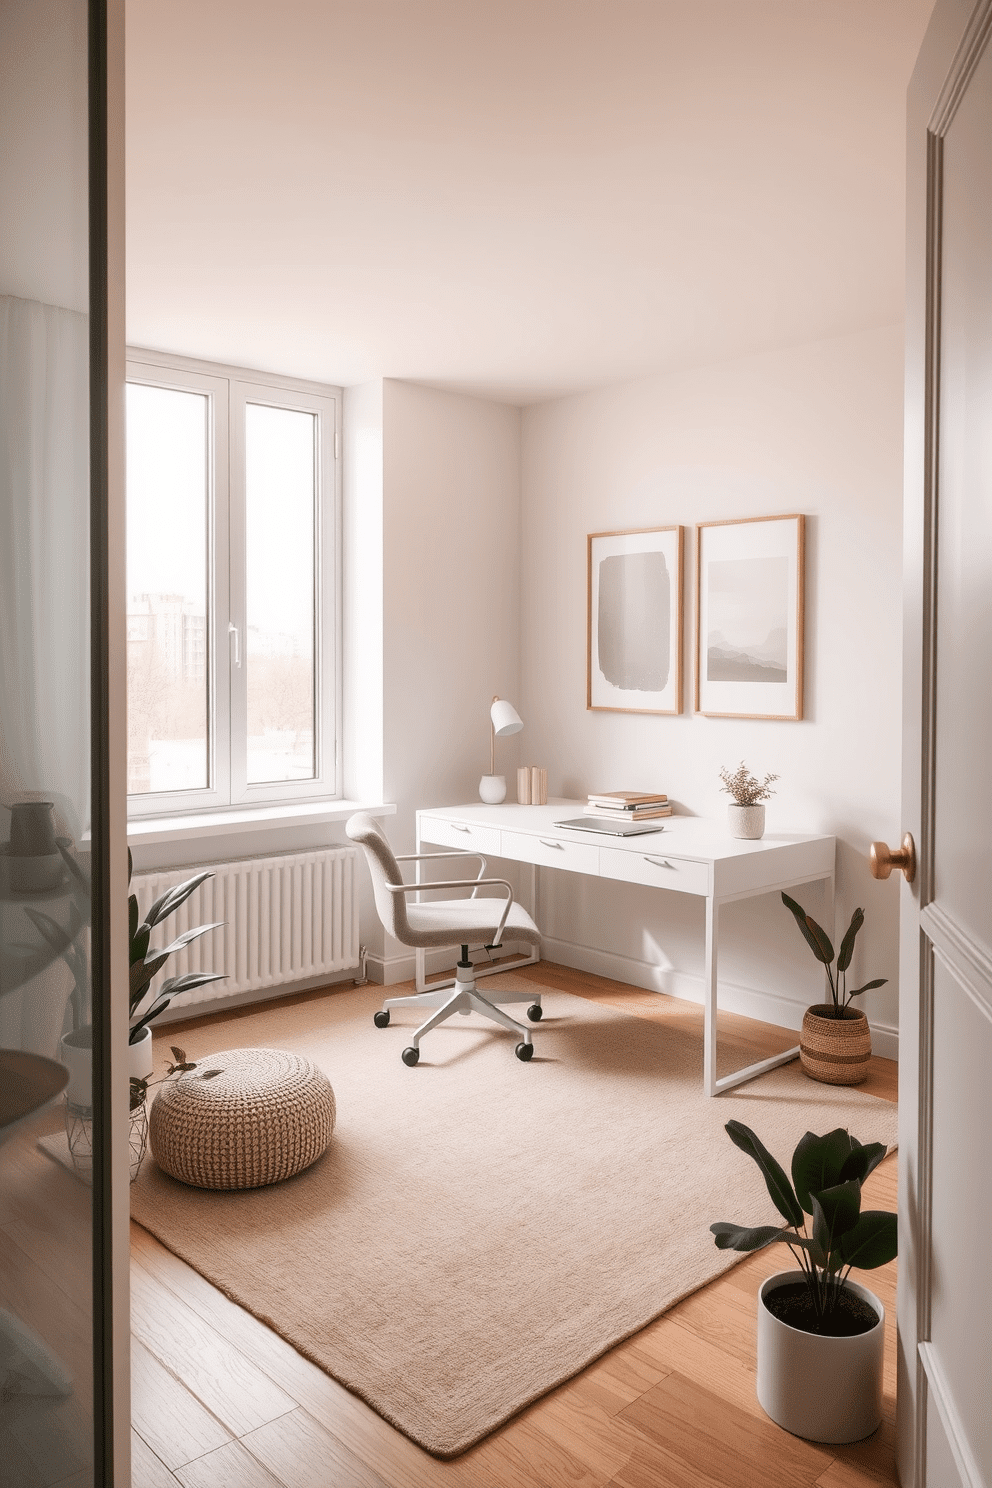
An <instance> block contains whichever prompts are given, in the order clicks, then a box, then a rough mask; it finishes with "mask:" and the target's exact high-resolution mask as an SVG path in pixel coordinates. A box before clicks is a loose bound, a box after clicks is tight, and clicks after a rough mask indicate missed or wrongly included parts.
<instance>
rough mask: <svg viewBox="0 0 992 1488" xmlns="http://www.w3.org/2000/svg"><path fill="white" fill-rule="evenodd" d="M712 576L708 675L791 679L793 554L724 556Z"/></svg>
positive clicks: (756, 679)
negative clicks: (791, 568)
mask: <svg viewBox="0 0 992 1488" xmlns="http://www.w3.org/2000/svg"><path fill="white" fill-rule="evenodd" d="M707 581H708V589H709V615H708V620H709V626H708V630H707V636H706V678H707V681H709V682H751V683H753V682H787V681H788V679H789V669H788V638H789V629H788V624H789V610H788V605H789V560H788V558H786V557H785V556H784V555H782V556H776V557H769V558H724V559H720V560H718V561H716V562H710V563H709V564H708V566H707Z"/></svg>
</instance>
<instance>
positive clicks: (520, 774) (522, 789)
mask: <svg viewBox="0 0 992 1488" xmlns="http://www.w3.org/2000/svg"><path fill="white" fill-rule="evenodd" d="M530 777H531V768H530V765H521V766H520V768H519V770H518V771H517V800H518V801H519V802H520V805H521V806H529V805H530Z"/></svg>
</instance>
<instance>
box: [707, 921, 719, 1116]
mask: <svg viewBox="0 0 992 1488" xmlns="http://www.w3.org/2000/svg"><path fill="white" fill-rule="evenodd" d="M719 933H720V906H719V905H718V904H717V903H716V901H715V900H714V899H713V897H712V895H710V896H709V897H708V898H707V900H706V968H705V977H706V986H705V989H704V990H705V994H706V1006H705V1014H704V1023H703V1089H704V1091H705V1092H706V1094H707V1095H708V1096H709V1095H716V959H717V958H716V949H717V936H718V935H719Z"/></svg>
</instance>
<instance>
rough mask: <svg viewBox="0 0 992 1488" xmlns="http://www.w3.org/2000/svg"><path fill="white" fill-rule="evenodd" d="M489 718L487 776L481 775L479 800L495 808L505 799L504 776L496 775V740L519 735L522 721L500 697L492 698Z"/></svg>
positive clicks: (512, 708) (511, 705)
mask: <svg viewBox="0 0 992 1488" xmlns="http://www.w3.org/2000/svg"><path fill="white" fill-rule="evenodd" d="M489 717H490V719H491V721H492V737H491V741H490V748H489V774H488V775H483V777H482V779H481V780H480V781H479V799H480V800H482V801H485V802H486V804H487V805H488V806H497V805H498V804H499V802H500V801H504V800H505V799H506V776H505V775H497V774H496V740H497V739H505V738H507V737H508V736H509V735H510V734H519V732H520V730H521V729H522V728H523V726H524V721H523V719H522V718H521V717H520V714H519V713H518V712H517V710H516V708H515V707H514V706H513V704H512V703H508V702H507V701H506V699H505V698H501V697H494V698H493V705H492V707H491V708H490V709H489Z"/></svg>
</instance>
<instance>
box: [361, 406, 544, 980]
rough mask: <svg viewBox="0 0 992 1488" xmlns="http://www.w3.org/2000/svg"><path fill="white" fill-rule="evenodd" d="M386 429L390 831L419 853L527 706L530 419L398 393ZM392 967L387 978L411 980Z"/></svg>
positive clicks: (506, 755)
mask: <svg viewBox="0 0 992 1488" xmlns="http://www.w3.org/2000/svg"><path fill="white" fill-rule="evenodd" d="M383 429H384V439H383V602H384V618H383V696H384V708H383V787H384V791H385V799H386V800H388V801H395V802H396V806H397V814H396V816H395V817H393V818H391V819H389V820H388V821H387V822H386V824H385V825H386V830H387V832H388V835H389V837H390V840H391V841H392V843H393V846H394V847H395V848H396V849H397V851H399V852H412V851H413V849H414V843H415V821H414V813H415V811H416V809H417V808H418V807H420V806H433V805H437V804H439V803H442V802H443V803H446V804H450V803H451V802H454V801H466V800H472V799H474V798H475V797H476V796H477V794H478V783H479V776H480V775H482V774H484V773H487V772H488V769H489V704H490V701H491V699H492V696H493V694H494V693H498V694H500V696H503V697H509V698H511V699H514V700H515V699H516V698H517V697H518V696H519V681H520V679H519V652H520V576H519V551H520V500H519V497H520V413H519V410H517V409H515V408H510V407H507V406H506V405H505V404H501V403H493V402H489V401H487V400H484V399H480V398H469V397H464V396H462V395H460V394H457V393H446V392H437V391H434V390H432V389H430V388H424V387H419V386H414V385H413V384H410V383H403V382H396V381H387V382H385V383H384V385H383ZM515 743H516V740H512V739H511V740H507V741H501V745H500V750H501V753H500V767H501V768H503V767H504V766H505V768H506V771H507V773H510V772H512V771H514V770H515V767H516V753H515V750H514V749H513V745H515ZM504 744H506V745H507V746H509V747H507V748H504ZM387 956H388V957H390V958H394V959H393V961H392V965H391V967H389V968H387V969H386V975H387V976H388V977H390V978H392V979H397V978H398V977H399V976H400V975H402V976H409V975H410V974H411V970H412V959H411V958H410V957H409V956H408V955H406V953H404V954H403V955H402V956H401V955H400V954H399V952H398V950H397V948H396V947H395V946H392V947H391V948H390V949H389V950H388V951H387Z"/></svg>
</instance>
